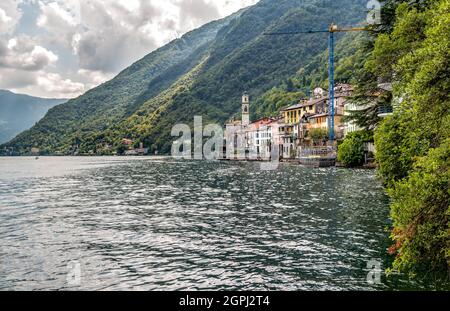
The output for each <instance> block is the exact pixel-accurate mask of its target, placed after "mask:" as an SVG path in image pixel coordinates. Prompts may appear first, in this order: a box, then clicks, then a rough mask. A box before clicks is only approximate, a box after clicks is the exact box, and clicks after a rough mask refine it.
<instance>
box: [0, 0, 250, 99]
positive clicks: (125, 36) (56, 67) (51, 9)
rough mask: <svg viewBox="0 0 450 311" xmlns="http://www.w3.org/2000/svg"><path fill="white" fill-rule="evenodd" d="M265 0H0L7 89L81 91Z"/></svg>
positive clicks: (2, 78)
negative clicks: (221, 19)
mask: <svg viewBox="0 0 450 311" xmlns="http://www.w3.org/2000/svg"><path fill="white" fill-rule="evenodd" d="M256 2H258V0H0V89H6V90H10V91H13V92H15V93H21V94H28V95H32V96H38V97H45V98H74V97H77V96H79V95H81V94H83V93H85V92H86V91H88V90H89V89H91V88H93V87H95V86H97V85H99V84H101V83H103V82H105V81H107V80H109V79H111V78H113V77H114V76H115V75H117V74H118V73H119V72H120V71H121V70H123V69H125V68H126V67H128V66H129V65H131V64H132V63H133V62H135V61H137V60H139V59H140V58H142V57H143V56H145V55H147V54H148V53H150V52H151V51H153V50H155V49H156V48H158V47H160V46H163V45H164V44H166V43H168V42H170V41H171V40H173V39H176V38H178V37H180V36H181V35H183V34H184V33H186V32H188V31H190V30H193V29H195V28H198V27H200V26H201V25H203V24H205V23H207V22H210V21H212V20H216V19H219V18H222V17H225V16H228V15H230V14H232V13H233V12H236V11H237V10H239V9H241V8H243V7H246V6H249V5H252V4H255V3H256Z"/></svg>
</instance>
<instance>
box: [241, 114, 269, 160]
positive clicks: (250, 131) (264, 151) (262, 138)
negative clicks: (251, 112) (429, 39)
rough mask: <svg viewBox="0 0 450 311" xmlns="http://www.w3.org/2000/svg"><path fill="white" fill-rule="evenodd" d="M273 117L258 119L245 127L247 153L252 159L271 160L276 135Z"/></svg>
mask: <svg viewBox="0 0 450 311" xmlns="http://www.w3.org/2000/svg"><path fill="white" fill-rule="evenodd" d="M273 121H274V119H272V118H262V119H260V120H257V121H255V122H253V123H251V124H249V126H247V128H246V129H245V139H246V155H247V158H250V159H258V160H269V159H270V154H271V152H272V142H273V137H274V131H273V130H274V128H273Z"/></svg>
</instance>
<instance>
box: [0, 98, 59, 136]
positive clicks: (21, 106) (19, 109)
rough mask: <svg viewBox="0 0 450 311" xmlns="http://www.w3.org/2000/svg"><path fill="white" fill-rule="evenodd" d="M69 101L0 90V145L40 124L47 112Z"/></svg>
mask: <svg viewBox="0 0 450 311" xmlns="http://www.w3.org/2000/svg"><path fill="white" fill-rule="evenodd" d="M66 101H67V99H46V98H38V97H32V96H28V95H21V94H15V93H12V92H10V91H4V90H0V144H1V143H5V142H7V141H8V140H10V139H12V138H14V136H16V135H17V134H19V133H20V132H22V131H24V130H26V129H29V128H30V127H32V126H33V125H34V124H35V123H36V122H38V121H39V120H40V119H41V118H42V117H43V116H44V115H45V114H46V113H47V111H48V110H49V109H50V108H52V107H54V106H56V105H59V104H62V103H64V102H66Z"/></svg>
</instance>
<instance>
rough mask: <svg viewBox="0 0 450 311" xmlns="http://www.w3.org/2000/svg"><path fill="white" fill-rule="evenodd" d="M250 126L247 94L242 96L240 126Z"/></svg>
mask: <svg viewBox="0 0 450 311" xmlns="http://www.w3.org/2000/svg"><path fill="white" fill-rule="evenodd" d="M249 124H250V96H248V94H247V93H244V95H242V125H243V126H248V125H249Z"/></svg>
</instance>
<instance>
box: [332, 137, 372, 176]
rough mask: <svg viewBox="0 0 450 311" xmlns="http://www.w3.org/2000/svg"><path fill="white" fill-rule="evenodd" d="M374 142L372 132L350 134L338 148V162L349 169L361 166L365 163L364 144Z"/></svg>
mask: <svg viewBox="0 0 450 311" xmlns="http://www.w3.org/2000/svg"><path fill="white" fill-rule="evenodd" d="M370 141H373V133H372V132H365V131H360V132H354V133H350V134H348V135H347V136H346V137H345V139H344V141H343V142H342V143H341V144H340V145H339V148H338V161H339V162H341V163H342V164H344V165H345V166H347V167H356V166H361V165H363V163H364V143H366V142H370Z"/></svg>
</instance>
